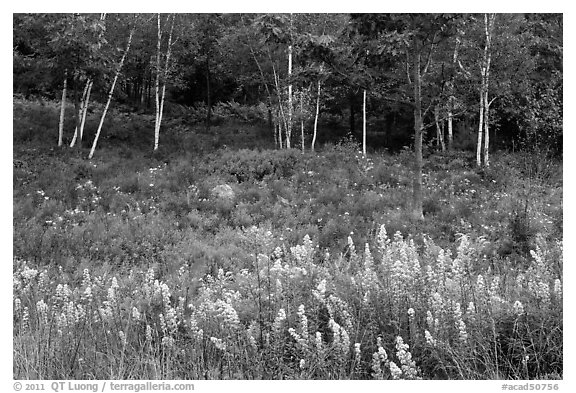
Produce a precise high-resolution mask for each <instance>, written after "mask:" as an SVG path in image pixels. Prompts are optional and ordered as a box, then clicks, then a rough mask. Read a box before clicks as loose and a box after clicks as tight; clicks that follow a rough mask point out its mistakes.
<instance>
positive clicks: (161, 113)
mask: <svg viewBox="0 0 576 393" xmlns="http://www.w3.org/2000/svg"><path fill="white" fill-rule="evenodd" d="M174 19H176V15H175V14H174V15H173V16H172V26H171V27H170V34H169V35H168V48H167V49H166V61H165V63H164V77H163V80H162V96H161V99H160V109H159V111H158V117H157V119H156V121H157V124H156V130H155V133H154V150H158V141H159V139H160V125H161V124H162V115H163V113H164V99H165V98H166V81H167V79H168V65H169V63H170V55H171V53H172V32H173V31H174Z"/></svg>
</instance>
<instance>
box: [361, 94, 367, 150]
mask: <svg viewBox="0 0 576 393" xmlns="http://www.w3.org/2000/svg"><path fill="white" fill-rule="evenodd" d="M362 155H363V156H364V157H366V89H364V97H363V100H362Z"/></svg>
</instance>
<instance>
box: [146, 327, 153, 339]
mask: <svg viewBox="0 0 576 393" xmlns="http://www.w3.org/2000/svg"><path fill="white" fill-rule="evenodd" d="M146 341H147V342H149V343H152V328H151V327H150V325H148V324H146Z"/></svg>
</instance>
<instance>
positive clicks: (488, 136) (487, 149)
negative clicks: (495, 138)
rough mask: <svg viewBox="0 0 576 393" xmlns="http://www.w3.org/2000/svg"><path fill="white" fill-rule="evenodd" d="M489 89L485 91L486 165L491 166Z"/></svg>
mask: <svg viewBox="0 0 576 393" xmlns="http://www.w3.org/2000/svg"><path fill="white" fill-rule="evenodd" d="M488 111H489V104H488V91H486V92H485V93H484V166H486V167H488V166H490V157H489V146H490V129H489V125H488V115H489V112H488Z"/></svg>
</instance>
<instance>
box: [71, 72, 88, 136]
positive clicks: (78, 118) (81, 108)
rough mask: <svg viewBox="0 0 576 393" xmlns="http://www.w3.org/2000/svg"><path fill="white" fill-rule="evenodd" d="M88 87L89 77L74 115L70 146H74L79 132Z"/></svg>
mask: <svg viewBox="0 0 576 393" xmlns="http://www.w3.org/2000/svg"><path fill="white" fill-rule="evenodd" d="M89 87H90V79H88V80H87V81H86V86H84V91H83V92H82V99H81V101H80V107H79V108H78V115H77V117H76V128H75V129H74V136H73V137H72V142H70V147H74V145H75V144H76V139H77V138H78V134H79V133H80V123H81V122H82V118H83V114H84V105H85V103H86V96H87V94H88V88H89Z"/></svg>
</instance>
